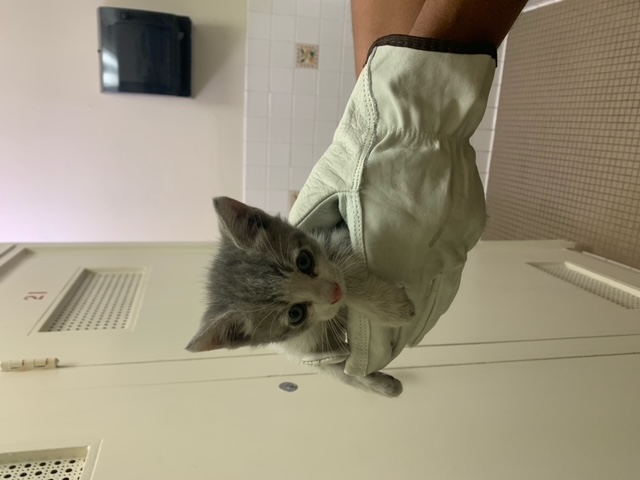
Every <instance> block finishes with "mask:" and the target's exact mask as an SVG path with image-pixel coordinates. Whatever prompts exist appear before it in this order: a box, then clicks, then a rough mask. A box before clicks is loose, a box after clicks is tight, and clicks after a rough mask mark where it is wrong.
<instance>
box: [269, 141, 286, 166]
mask: <svg viewBox="0 0 640 480" xmlns="http://www.w3.org/2000/svg"><path fill="white" fill-rule="evenodd" d="M290 155H291V144H290V143H270V144H269V165H270V166H278V167H288V166H289V163H290Z"/></svg>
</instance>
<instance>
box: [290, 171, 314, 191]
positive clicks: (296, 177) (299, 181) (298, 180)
mask: <svg viewBox="0 0 640 480" xmlns="http://www.w3.org/2000/svg"><path fill="white" fill-rule="evenodd" d="M310 173H311V167H310V166H309V167H307V168H292V169H291V170H290V172H289V174H290V177H289V188H290V189H291V190H300V189H301V188H302V186H303V185H304V182H306V181H307V178H309V174H310Z"/></svg>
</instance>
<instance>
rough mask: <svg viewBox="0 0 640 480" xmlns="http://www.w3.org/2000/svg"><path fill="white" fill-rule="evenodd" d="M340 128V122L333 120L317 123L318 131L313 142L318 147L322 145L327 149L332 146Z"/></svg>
mask: <svg viewBox="0 0 640 480" xmlns="http://www.w3.org/2000/svg"><path fill="white" fill-rule="evenodd" d="M337 126H338V122H337V121H335V120H333V121H329V120H318V121H316V131H315V137H314V139H313V142H314V143H315V144H316V145H322V146H324V148H327V147H328V146H329V145H331V142H332V140H333V134H334V133H335V131H336V127H337Z"/></svg>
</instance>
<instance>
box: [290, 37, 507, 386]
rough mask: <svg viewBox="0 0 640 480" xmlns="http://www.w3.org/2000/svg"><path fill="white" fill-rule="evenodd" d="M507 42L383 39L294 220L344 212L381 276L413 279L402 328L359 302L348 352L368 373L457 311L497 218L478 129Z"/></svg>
mask: <svg viewBox="0 0 640 480" xmlns="http://www.w3.org/2000/svg"><path fill="white" fill-rule="evenodd" d="M495 67H496V49H495V47H493V46H491V45H488V44H465V43H456V42H448V41H440V40H433V39H427V38H418V37H411V36H407V35H391V36H388V37H383V38H381V39H380V40H378V41H377V42H376V43H375V44H374V45H373V47H372V49H371V51H370V54H369V57H368V60H367V63H366V65H365V68H364V70H363V71H362V74H361V75H360V77H359V79H358V81H357V83H356V86H355V88H354V91H353V93H352V95H351V98H350V99H349V102H348V104H347V107H346V110H345V113H344V115H343V117H342V120H341V121H340V124H339V126H338V128H337V130H336V133H335V136H334V139H333V143H332V144H331V146H330V147H329V148H328V150H327V151H326V152H325V154H324V155H323V156H322V158H321V159H320V160H319V161H318V163H317V164H316V166H315V167H314V169H313V171H312V172H311V175H310V176H309V178H308V180H307V182H306V183H305V185H304V187H303V188H302V190H301V191H300V194H299V196H298V198H297V200H296V201H295V203H294V206H293V209H292V211H291V213H290V216H289V220H290V221H291V223H292V224H293V225H296V226H298V227H300V228H302V229H303V230H309V229H312V228H333V227H335V226H336V225H337V224H339V223H340V222H342V221H344V222H345V223H346V224H347V226H348V228H349V231H350V236H351V242H352V245H353V249H354V250H355V251H356V252H358V253H359V254H360V255H361V256H362V257H363V258H364V259H365V261H366V262H367V266H368V268H369V269H370V271H371V272H372V273H374V274H375V275H377V276H379V277H381V278H383V279H385V280H388V281H390V282H395V283H401V284H403V285H404V286H405V289H406V292H407V294H408V296H409V298H411V300H412V301H413V303H414V304H415V311H416V315H415V317H414V320H413V322H412V323H411V324H409V325H407V326H404V327H402V328H391V327H387V326H383V325H380V323H379V322H376V321H375V319H370V318H366V317H364V316H363V315H362V314H361V313H359V312H357V311H351V310H350V311H349V313H348V315H349V318H348V333H347V338H348V346H349V350H350V352H349V353H348V354H345V353H344V352H326V353H323V354H321V355H315V356H313V357H308V358H306V359H305V360H304V361H303V363H306V364H310V365H321V364H323V363H339V362H343V361H345V360H346V366H345V372H346V373H347V374H349V375H355V376H365V375H367V374H369V373H372V372H375V371H377V370H380V369H382V368H384V367H385V366H387V365H388V364H389V363H390V362H391V361H392V360H393V359H394V358H395V357H396V356H397V355H398V354H399V353H400V352H401V351H402V350H403V349H404V348H405V347H406V346H415V345H417V344H418V343H419V342H420V341H421V340H422V338H423V337H424V336H425V334H426V333H427V332H428V331H429V330H430V329H431V328H433V326H434V325H435V323H436V322H437V321H438V319H439V318H440V316H441V315H442V314H443V313H444V312H446V310H447V309H448V308H449V306H450V304H451V302H452V301H453V298H454V297H455V295H456V293H457V291H458V287H459V284H460V277H461V274H462V269H463V267H464V264H465V262H466V259H467V252H468V251H469V250H470V249H471V248H473V246H474V245H475V244H476V243H477V242H478V240H479V239H480V235H481V233H482V231H483V228H484V225H485V218H486V213H485V202H484V191H483V186H482V183H481V181H480V176H479V174H478V171H477V167H476V163H475V151H474V149H473V148H472V147H471V145H470V144H469V138H470V137H471V135H472V134H473V133H474V132H475V130H476V129H477V128H478V125H479V123H480V121H481V120H482V117H483V115H484V112H485V109H486V105H487V98H488V96H489V91H490V88H491V83H492V81H493V75H494V71H495Z"/></svg>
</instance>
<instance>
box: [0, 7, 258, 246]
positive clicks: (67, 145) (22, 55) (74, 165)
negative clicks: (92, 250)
mask: <svg viewBox="0 0 640 480" xmlns="http://www.w3.org/2000/svg"><path fill="white" fill-rule="evenodd" d="M101 5H109V6H123V7H129V8H142V9H149V10H157V11H165V12H170V13H177V14H181V15H188V16H190V17H191V19H192V21H193V23H194V26H195V28H196V30H195V37H194V87H195V89H194V90H195V94H196V96H195V98H194V99H185V98H177V97H176V98H171V97H161V96H152V95H131V94H101V93H100V87H99V70H98V55H97V48H98V43H97V14H96V8H97V7H98V6H101ZM245 22H246V6H245V2H244V1H228V0H207V1H201V0H155V1H151V0H128V1H127V2H119V3H116V2H103V1H98V0H57V1H56V2H51V1H48V0H33V1H29V2H25V1H23V0H2V2H0V59H1V62H2V63H1V65H2V74H1V75H0V241H9V242H11V241H32V242H33V241H145V240H149V241H153V240H167V241H179V240H185V241H202V240H208V239H212V238H214V237H215V236H216V224H215V221H214V215H213V211H212V207H211V197H212V196H214V195H221V194H226V195H231V196H236V197H239V196H240V195H241V192H242V104H243V78H244V44H245V39H244V37H245Z"/></svg>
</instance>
